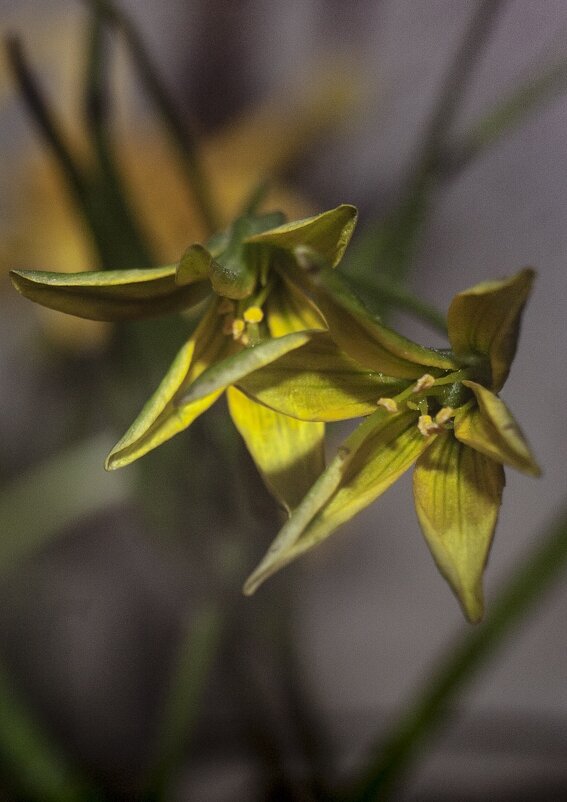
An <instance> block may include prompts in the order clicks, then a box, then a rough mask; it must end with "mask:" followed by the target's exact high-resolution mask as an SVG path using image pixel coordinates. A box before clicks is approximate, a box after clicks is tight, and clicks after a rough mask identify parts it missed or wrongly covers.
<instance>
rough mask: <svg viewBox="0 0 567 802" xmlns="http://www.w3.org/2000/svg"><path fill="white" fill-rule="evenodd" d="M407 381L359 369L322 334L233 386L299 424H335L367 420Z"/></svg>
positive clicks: (405, 384) (401, 388) (315, 335)
mask: <svg viewBox="0 0 567 802" xmlns="http://www.w3.org/2000/svg"><path fill="white" fill-rule="evenodd" d="M406 386H407V382H404V381H403V380H400V379H393V378H392V377H390V376H385V375H384V374H383V373H376V372H375V371H369V370H366V369H364V368H362V367H361V366H360V365H359V364H358V363H357V362H355V361H354V360H353V359H351V358H350V357H349V356H347V355H346V354H344V353H343V352H342V351H341V350H340V349H339V348H338V347H337V346H336V345H335V343H334V342H333V341H332V340H331V338H330V337H329V335H328V334H327V333H324V332H316V333H313V334H312V336H311V339H310V341H309V342H308V343H306V344H305V345H303V346H302V347H301V348H298V349H297V350H296V351H290V352H289V353H288V354H286V355H285V356H282V357H280V358H279V359H278V360H276V361H274V362H272V363H271V364H269V365H267V366H265V367H263V368H261V369H260V370H257V371H254V372H253V373H249V374H248V375H247V376H245V377H244V378H243V379H241V380H240V381H239V382H238V387H239V388H240V389H242V390H243V391H244V392H245V393H246V394H247V395H249V396H251V397H252V398H256V399H257V400H258V401H260V402H261V403H262V404H266V406H268V407H271V408H272V409H275V410H277V411H279V412H283V413H284V414H285V415H291V416H292V417H294V418H298V419H299V420H304V421H336V420H348V419H351V418H357V417H360V416H361V415H369V414H371V413H372V412H375V411H376V404H377V402H378V399H379V398H381V397H383V396H393V395H396V394H397V393H399V392H401V390H403V389H404V388H405V387H406Z"/></svg>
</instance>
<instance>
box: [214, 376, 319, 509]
mask: <svg viewBox="0 0 567 802" xmlns="http://www.w3.org/2000/svg"><path fill="white" fill-rule="evenodd" d="M227 399H228V408H229V411H230V416H231V418H232V420H233V422H234V425H235V426H236V428H237V429H238V431H239V432H240V434H241V435H242V437H243V438H244V442H245V443H246V446H247V448H248V451H249V452H250V454H251V456H252V459H253V460H254V462H255V463H256V465H257V467H258V470H259V471H260V473H261V474H262V476H263V478H264V480H265V482H266V485H267V486H268V489H269V490H270V492H271V493H272V494H273V495H274V496H275V497H276V499H278V501H280V503H281V504H282V505H283V506H284V507H285V508H286V510H287V511H288V512H290V511H291V510H293V509H294V508H295V507H297V505H298V504H299V502H300V501H301V499H302V498H303V497H304V495H305V494H306V493H307V491H308V490H309V488H310V487H311V485H312V484H313V483H314V482H315V480H316V479H317V477H318V476H319V475H320V474H321V472H322V471H323V470H324V468H325V454H324V449H323V445H324V443H323V439H324V436H325V425H324V424H323V423H304V422H303V421H299V420H294V419H293V418H290V417H288V416H287V415H281V414H280V413H278V412H274V411H273V410H271V409H268V408H267V407H265V406H262V405H261V404H257V403H256V402H255V401H252V400H250V399H249V398H247V397H246V396H245V395H244V394H243V393H241V392H239V391H238V390H236V389H235V388H234V387H229V388H228V391H227Z"/></svg>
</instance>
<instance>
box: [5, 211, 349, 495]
mask: <svg viewBox="0 0 567 802" xmlns="http://www.w3.org/2000/svg"><path fill="white" fill-rule="evenodd" d="M355 223H356V209H355V208H354V207H353V206H348V205H343V206H339V207H338V208H337V209H333V210H331V211H328V212H324V213H323V214H320V215H318V216H316V217H312V218H308V219H305V220H300V221H296V222H293V223H287V224H285V223H283V216H282V215H280V214H275V215H264V216H246V217H242V218H239V219H238V220H236V221H235V223H234V224H233V225H232V226H231V227H230V228H229V229H228V230H227V231H225V232H222V233H220V234H218V235H215V236H214V237H213V238H211V240H210V241H209V242H208V244H207V247H206V248H205V247H203V246H202V245H192V246H191V247H190V248H188V250H187V251H186V253H185V254H184V255H183V257H182V258H181V260H180V262H179V263H178V264H176V265H172V266H169V267H160V268H155V269H147V270H117V271H100V272H91V273H73V274H69V273H68V274H62V273H46V272H41V271H24V270H22V271H13V272H12V279H13V282H14V284H15V286H16V288H17V289H18V290H19V291H20V292H21V293H22V294H23V295H25V296H26V297H28V298H30V299H31V300H33V301H36V302H37V303H40V304H42V305H43V306H46V307H49V308H51V309H56V310H59V311H62V312H67V313H69V314H73V315H76V316H79V317H83V318H88V319H94V320H106V321H119V320H129V319H140V318H145V317H154V316H158V315H163V314H166V313H170V312H176V311H182V310H185V309H188V308H190V307H193V306H195V305H196V304H198V303H204V304H206V307H205V311H204V314H203V316H202V318H201V320H200V322H199V324H198V326H197V328H196V330H195V331H194V333H193V334H192V335H191V337H190V338H189V339H188V341H187V342H186V343H185V345H184V346H183V347H182V348H181V350H180V351H179V353H178V354H177V356H176V358H175V360H174V362H173V364H172V365H171V367H170V369H169V371H168V372H167V374H166V376H165V378H164V379H163V381H162V382H161V384H160V385H159V387H158V388H157V390H156V391H155V393H154V394H153V395H152V397H151V398H150V399H149V401H148V402H147V404H146V405H145V406H144V408H143V409H142V411H141V413H140V414H139V416H138V417H137V418H136V420H135V421H134V423H133V424H132V426H131V427H130V428H129V429H128V431H127V432H126V434H125V435H124V437H122V439H121V440H120V441H119V442H118V443H117V445H116V446H115V447H114V448H113V450H112V451H111V453H110V455H109V456H108V459H107V468H108V469H114V468H119V467H121V466H124V465H127V464H128V463H130V462H132V461H134V460H136V459H137V458H138V457H141V456H142V455H143V454H145V453H147V452H148V451H150V450H151V449H153V448H155V447H156V446H158V445H160V444H161V443H163V442H165V441H166V440H168V439H169V438H171V437H172V436H174V435H175V434H177V433H178V432H180V431H182V430H183V429H185V428H187V427H188V426H189V425H190V424H191V423H192V422H193V421H194V420H195V419H196V418H197V417H198V416H199V415H201V414H202V413H203V412H204V411H205V410H206V409H208V408H209V407H210V406H211V405H212V404H213V403H214V402H215V401H216V400H217V398H219V396H220V395H221V394H222V393H223V392H224V391H225V390H228V392H227V395H228V404H229V410H230V414H231V416H232V418H233V421H234V423H235V424H236V426H237V428H238V430H239V431H240V433H241V434H242V436H243V438H244V440H245V441H246V444H247V446H248V448H249V450H250V452H251V454H252V457H253V458H254V460H255V462H256V463H257V465H258V467H259V469H260V470H261V472H262V474H263V476H264V478H265V480H266V482H267V484H268V486H269V488H270V489H271V490H272V492H273V493H274V494H275V495H276V497H277V498H279V499H280V501H281V502H282V503H283V505H284V506H285V507H286V508H287V509H288V510H291V509H293V508H294V507H295V506H296V505H297V504H298V503H299V501H300V500H301V498H302V497H303V495H304V494H305V492H306V491H307V490H308V488H309V487H310V486H311V484H312V483H313V481H314V480H315V479H316V477H317V476H318V475H319V474H320V472H321V471H322V470H323V467H324V459H323V437H324V424H323V423H322V422H320V421H308V422H305V421H300V420H298V419H297V418H296V417H290V416H287V415H286V414H285V413H283V414H282V413H280V412H279V411H274V410H272V409H270V408H268V407H267V406H265V405H263V404H259V403H257V402H256V401H254V400H251V399H250V398H248V396H246V395H245V394H243V393H242V392H240V391H239V390H237V389H236V388H235V387H234V386H233V385H234V384H235V383H236V382H237V381H239V380H241V379H243V378H244V377H245V376H246V375H247V374H248V373H250V372H253V371H255V370H257V369H258V368H260V367H262V366H266V365H268V364H269V363H270V362H272V361H273V360H274V359H277V358H279V357H281V356H282V355H285V354H286V353H289V352H291V351H293V350H295V349H297V348H299V347H301V346H304V345H306V344H307V343H308V342H309V341H310V339H311V337H312V336H313V335H314V334H315V333H316V332H319V336H320V338H321V337H324V335H323V330H324V329H325V322H324V319H323V317H322V315H321V313H320V312H319V310H318V309H317V308H316V306H315V304H314V303H313V302H312V301H311V300H309V299H308V298H306V297H304V295H303V294H302V292H301V291H300V290H299V289H298V288H297V287H296V286H295V285H294V284H291V283H289V282H287V280H286V271H288V270H289V269H291V268H292V267H293V266H296V262H297V260H298V259H299V260H301V259H302V258H304V256H305V254H310V256H311V258H314V259H316V260H317V261H318V262H320V263H322V264H325V265H327V266H329V267H330V268H332V267H334V266H335V265H337V264H338V262H339V261H340V259H341V257H342V255H343V252H344V250H345V248H346V246H347V244H348V241H349V239H350V236H351V234H352V231H353V229H354V226H355ZM327 337H328V335H327ZM317 342H318V343H319V342H320V340H318V341H317ZM326 346H327V349H328V350H329V349H330V350H331V351H332V350H333V348H334V346H333V345H332V343H330V342H327V343H326ZM335 350H336V348H335ZM305 358H306V359H308V358H309V351H305Z"/></svg>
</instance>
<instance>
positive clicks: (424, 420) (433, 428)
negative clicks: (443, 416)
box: [417, 415, 443, 437]
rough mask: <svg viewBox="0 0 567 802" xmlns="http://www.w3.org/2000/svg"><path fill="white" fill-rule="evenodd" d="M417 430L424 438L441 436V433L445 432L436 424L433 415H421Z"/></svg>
mask: <svg viewBox="0 0 567 802" xmlns="http://www.w3.org/2000/svg"><path fill="white" fill-rule="evenodd" d="M417 428H418V429H419V432H420V434H422V435H423V436H424V437H429V436H430V435H432V434H439V432H442V431H443V426H440V425H439V424H438V423H436V422H435V421H434V420H433V418H432V417H431V415H420V416H419V418H418V421H417Z"/></svg>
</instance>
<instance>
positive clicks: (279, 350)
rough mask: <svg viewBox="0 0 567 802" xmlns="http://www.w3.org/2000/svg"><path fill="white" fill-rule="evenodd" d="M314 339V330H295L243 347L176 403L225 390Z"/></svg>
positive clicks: (212, 368) (194, 383)
mask: <svg viewBox="0 0 567 802" xmlns="http://www.w3.org/2000/svg"><path fill="white" fill-rule="evenodd" d="M310 338H311V332H308V331H297V332H292V333H291V334H286V335H285V336H284V337H275V338H273V339H272V338H270V339H267V340H263V341H262V342H260V343H259V344H258V345H255V346H253V347H249V348H243V349H242V350H240V351H239V352H238V353H236V354H231V355H230V356H228V357H226V358H225V359H223V360H217V361H216V362H215V364H211V366H210V367H208V369H207V370H205V371H204V372H203V374H202V375H200V376H199V378H198V379H197V380H196V381H195V382H193V383H192V384H191V386H190V387H189V388H188V390H187V392H186V393H184V394H183V395H181V396H180V398H179V400H178V401H177V402H176V405H177V407H184V406H185V405H187V404H191V403H193V402H195V401H199V400H200V399H202V398H204V397H206V396H208V395H210V393H214V392H217V391H218V390H224V389H225V388H226V387H228V385H229V384H236V382H238V381H240V379H243V378H244V377H245V376H247V375H248V374H249V373H252V372H253V371H255V370H258V368H261V367H263V366H264V365H268V364H270V362H273V361H274V360H275V359H278V358H279V357H281V356H283V355H284V354H287V353H288V352H289V351H293V350H294V349H296V348H300V347H301V346H302V345H305V343H306V342H308V341H309V339H310Z"/></svg>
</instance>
